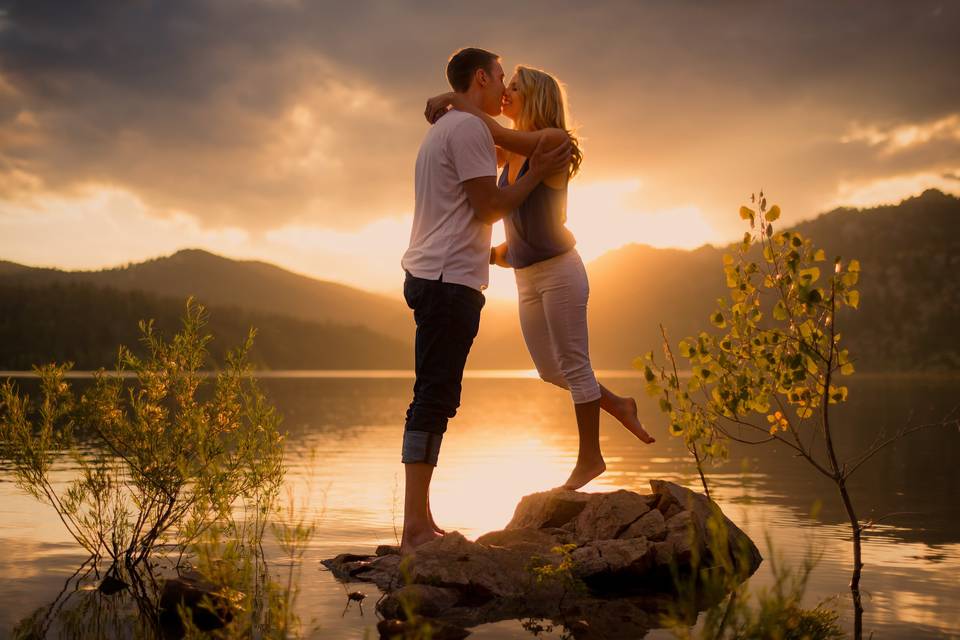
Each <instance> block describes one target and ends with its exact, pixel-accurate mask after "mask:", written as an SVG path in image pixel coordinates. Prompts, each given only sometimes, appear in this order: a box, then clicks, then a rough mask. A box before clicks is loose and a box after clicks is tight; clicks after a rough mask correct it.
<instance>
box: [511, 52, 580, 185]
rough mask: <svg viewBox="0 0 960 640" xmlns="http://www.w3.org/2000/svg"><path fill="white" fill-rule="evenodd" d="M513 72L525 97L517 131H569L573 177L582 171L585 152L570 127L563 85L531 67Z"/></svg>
mask: <svg viewBox="0 0 960 640" xmlns="http://www.w3.org/2000/svg"><path fill="white" fill-rule="evenodd" d="M514 73H515V74H516V78H517V88H518V89H519V90H520V94H521V95H522V96H523V108H522V109H521V110H520V116H519V117H518V118H517V122H516V127H517V129H519V130H521V131H536V130H538V129H549V128H556V129H563V130H564V131H566V132H567V135H568V136H570V143H571V144H572V145H573V158H572V159H571V161H570V177H571V178H572V177H573V176H575V175H577V172H578V171H579V170H580V163H581V162H583V152H582V151H581V149H580V141H579V140H578V139H577V137H576V136H575V135H574V133H573V130H572V129H568V128H567V113H566V103H567V100H566V92H565V91H564V89H563V85H561V84H560V82H559V81H558V80H557V79H556V78H554V77H553V76H552V75H550V74H549V73H547V72H546V71H541V70H540V69H534V68H532V67H525V66H523V65H517V68H516V69H515V70H514Z"/></svg>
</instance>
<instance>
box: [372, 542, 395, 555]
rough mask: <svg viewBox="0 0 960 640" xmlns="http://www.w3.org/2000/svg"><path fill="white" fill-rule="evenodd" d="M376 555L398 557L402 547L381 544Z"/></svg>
mask: <svg viewBox="0 0 960 640" xmlns="http://www.w3.org/2000/svg"><path fill="white" fill-rule="evenodd" d="M374 553H375V554H376V555H378V556H398V555H400V547H399V546H397V545H395V544H381V545H378V546H377V550H376V551H375V552H374Z"/></svg>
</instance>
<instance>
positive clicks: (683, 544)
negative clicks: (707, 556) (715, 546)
mask: <svg viewBox="0 0 960 640" xmlns="http://www.w3.org/2000/svg"><path fill="white" fill-rule="evenodd" d="M666 527H667V537H666V540H667V541H669V542H670V543H671V544H672V549H673V556H674V560H676V561H677V562H678V563H679V564H683V565H688V564H690V563H691V561H692V560H693V559H694V557H696V558H697V560H698V561H700V562H702V561H703V560H704V552H705V551H706V544H705V542H704V539H703V533H704V531H705V530H706V529H705V527H704V525H703V524H701V522H700V520H699V518H697V517H696V516H695V515H694V514H693V512H692V511H681V512H680V513H678V514H677V515H675V516H673V517H672V518H670V519H669V520H667V522H666Z"/></svg>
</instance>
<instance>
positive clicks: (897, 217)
mask: <svg viewBox="0 0 960 640" xmlns="http://www.w3.org/2000/svg"><path fill="white" fill-rule="evenodd" d="M795 229H796V230H797V231H800V232H801V233H802V234H804V235H805V236H808V237H810V238H812V239H813V241H814V243H815V244H817V245H818V246H820V247H822V248H823V249H824V250H825V251H826V253H827V255H828V257H829V256H835V255H840V256H843V257H844V258H845V259H850V258H857V259H858V260H860V263H861V267H862V273H861V282H860V285H859V289H860V293H861V303H860V309H859V310H858V311H855V312H850V313H845V314H842V315H840V317H839V318H838V322H839V323H840V327H841V331H842V332H843V333H844V334H845V338H844V340H845V343H846V344H847V346H848V347H849V348H850V350H851V354H852V355H854V356H855V357H857V364H858V368H859V369H860V370H875V371H890V370H897V371H916V370H928V371H930V370H935V371H956V370H958V369H960V199H958V198H956V197H953V196H949V195H945V194H943V193H941V192H939V191H936V190H929V191H925V192H924V193H923V194H921V195H920V196H917V197H914V198H909V199H907V200H904V201H903V202H901V203H900V204H897V205H887V206H882V207H874V208H870V209H848V208H843V209H836V210H834V211H831V212H829V213H825V214H822V215H821V216H819V217H817V218H816V219H814V220H810V221H807V222H803V223H801V224H799V225H797V226H796V227H795ZM730 251H732V246H730V247H714V246H711V245H705V246H703V247H700V248H699V249H696V250H693V251H683V250H676V249H655V248H652V247H649V246H645V245H628V246H625V247H623V248H621V249H618V250H616V251H612V252H609V253H607V254H605V255H603V256H601V257H600V258H599V259H597V260H595V261H593V262H591V263H589V264H588V265H587V270H588V273H589V276H590V288H591V294H590V305H589V322H590V350H591V354H592V357H593V362H594V366H595V367H596V368H598V369H604V368H608V369H622V368H629V367H630V365H631V362H632V360H633V358H635V357H636V356H638V355H640V354H642V353H645V352H647V351H650V350H655V351H656V350H659V348H660V344H661V338H660V329H659V325H660V324H661V323H662V324H663V325H664V326H665V327H666V329H667V331H668V335H669V337H670V339H671V342H672V343H674V344H676V342H677V341H679V340H680V339H681V338H682V337H684V336H686V335H689V334H695V333H697V332H699V331H700V330H702V329H705V328H709V326H710V325H709V322H708V321H707V317H708V315H709V314H710V312H711V311H712V310H713V308H714V305H715V304H716V300H717V298H718V297H720V296H723V295H725V294H726V287H725V285H724V278H723V271H722V255H723V254H724V253H727V252H730ZM188 295H194V296H195V297H197V299H198V300H200V301H201V302H203V303H204V304H206V305H208V306H210V307H211V311H212V313H211V322H212V325H211V329H213V330H214V335H217V336H218V338H219V334H218V331H220V332H223V333H224V337H225V338H229V339H226V340H224V341H223V344H233V343H235V342H237V341H238V340H239V339H240V337H242V335H243V332H244V331H245V327H246V326H249V325H251V324H252V325H254V326H257V327H258V328H259V329H260V337H259V338H258V344H257V347H256V348H257V349H258V351H257V353H256V357H257V358H258V359H259V360H258V361H259V362H261V363H262V364H264V365H266V366H269V367H272V368H311V369H317V368H367V367H369V368H409V367H410V364H411V363H410V359H411V358H412V339H413V331H414V326H413V320H412V317H411V312H410V310H409V309H407V307H406V305H405V304H404V303H403V301H402V300H400V299H399V296H398V297H397V298H391V297H388V296H382V295H377V294H372V293H368V292H364V291H359V290H357V289H353V288H351V287H348V286H345V285H341V284H337V283H333V282H324V281H320V280H315V279H313V278H308V277H306V276H301V275H297V274H294V273H291V272H289V271H285V270H283V269H281V268H280V267H277V266H274V265H270V264H266V263H263V262H255V261H238V260H231V259H228V258H224V257H221V256H216V255H213V254H211V253H207V252H205V251H200V250H185V251H180V252H177V253H175V254H173V255H172V256H169V257H165V258H158V259H155V260H150V261H147V262H144V263H140V264H132V265H128V266H125V267H119V268H115V269H106V270H103V271H76V272H66V271H59V270H55V269H37V268H32V267H27V266H24V265H18V264H14V263H10V262H0V368H4V367H11V366H12V365H11V364H10V363H12V362H17V363H20V364H18V365H17V366H16V367H13V368H23V367H24V366H25V365H24V364H23V363H25V362H26V363H33V362H38V361H43V360H48V359H50V358H53V357H55V358H57V359H71V360H75V361H77V362H78V365H79V363H80V362H100V361H102V360H103V358H104V357H106V356H105V355H104V354H112V353H113V349H115V347H116V345H117V344H119V343H120V342H124V343H126V344H128V345H129V344H130V343H131V340H132V341H134V342H135V340H136V325H137V320H139V319H140V318H148V317H162V318H165V320H164V322H166V323H167V326H170V327H171V328H172V327H175V326H176V318H178V317H179V315H180V314H181V312H182V308H183V300H184V299H185V298H186V297H187V296H188ZM21 308H22V309H24V310H29V311H23V312H21V311H20V310H21ZM516 318H517V311H516V303H515V302H514V303H504V302H498V301H492V300H491V301H489V302H488V304H487V306H486V308H485V309H484V312H483V319H482V322H481V328H480V335H479V336H478V338H477V340H476V342H475V344H474V347H473V349H472V351H471V355H470V360H469V363H468V366H470V367H472V368H514V367H523V368H527V367H531V366H532V363H531V361H530V357H529V355H528V354H527V353H526V350H525V348H524V346H523V341H522V338H521V336H520V330H519V326H518V323H517V319H516ZM65 319H69V321H66V320H65ZM218 323H219V324H218ZM131 332H132V333H131ZM40 336H42V339H41V338H40ZM121 337H123V339H122V340H120V338H121ZM234 337H236V339H233V338H234ZM27 345H30V346H29V349H28V346H27ZM28 354H29V357H28ZM93 354H99V355H93ZM31 358H33V359H32V360H31ZM98 358H99V360H98ZM111 361H112V355H110V358H109V359H108V360H107V362H106V363H105V364H109V362H111Z"/></svg>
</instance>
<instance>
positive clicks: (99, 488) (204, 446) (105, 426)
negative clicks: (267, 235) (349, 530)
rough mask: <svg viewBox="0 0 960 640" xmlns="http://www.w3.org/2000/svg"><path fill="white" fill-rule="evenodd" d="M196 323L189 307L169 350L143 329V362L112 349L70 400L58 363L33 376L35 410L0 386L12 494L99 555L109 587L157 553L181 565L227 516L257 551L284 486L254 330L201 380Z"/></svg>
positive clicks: (201, 337)
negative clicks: (70, 475) (253, 351)
mask: <svg viewBox="0 0 960 640" xmlns="http://www.w3.org/2000/svg"><path fill="white" fill-rule="evenodd" d="M205 324H206V314H205V312H204V309H203V307H202V306H200V305H198V304H196V303H194V302H193V301H192V300H188V301H187V305H186V313H185V316H184V318H183V327H182V329H181V331H180V332H179V333H177V334H176V335H174V336H173V337H172V338H171V339H170V340H164V339H163V338H162V337H161V336H159V335H157V334H156V333H155V332H154V330H153V325H152V322H142V323H141V325H140V328H141V331H142V334H143V337H142V341H143V344H144V346H145V347H146V357H139V356H137V355H135V354H134V353H133V352H132V351H130V350H129V349H126V348H124V347H121V348H120V351H119V356H118V360H117V368H116V371H115V372H112V373H107V372H105V371H103V370H101V371H98V372H97V373H95V374H94V377H93V381H92V383H91V384H90V385H89V386H88V387H87V388H86V389H85V390H84V391H83V392H82V393H81V394H80V395H79V396H77V395H76V394H75V393H74V392H73V390H72V389H71V387H70V385H69V383H68V382H67V380H66V373H67V372H68V370H69V368H70V366H69V365H56V364H53V365H48V366H43V367H38V368H36V371H37V373H38V375H39V378H40V388H39V398H37V399H36V400H33V399H31V398H30V397H29V396H28V395H26V394H21V393H20V391H19V390H18V388H17V386H16V385H15V384H14V383H13V382H11V381H9V380H8V381H6V382H5V383H3V384H2V385H0V440H2V442H3V447H2V457H3V459H5V460H6V461H7V462H8V463H9V465H10V466H11V468H12V470H13V473H14V474H15V478H16V482H17V484H18V486H20V487H21V488H23V489H24V490H25V491H27V492H28V493H29V494H30V495H32V496H34V497H35V498H37V499H38V500H40V501H42V502H45V503H47V504H48V505H50V506H51V507H52V508H53V509H54V511H55V512H56V513H57V515H58V516H59V517H60V520H61V521H62V522H63V525H64V526H65V527H66V528H67V530H68V531H69V532H70V535H72V536H73V538H74V539H75V540H76V541H77V543H79V544H80V545H81V546H82V547H83V548H84V549H85V550H86V551H87V552H89V553H90V555H91V556H92V557H93V558H94V559H95V560H97V561H99V560H100V559H102V558H108V559H109V560H110V569H109V570H108V576H112V577H113V578H115V579H120V576H121V574H122V573H125V574H126V575H127V576H131V577H134V578H135V575H134V574H136V570H137V569H138V568H143V567H146V568H147V569H148V570H149V563H147V562H145V561H146V560H147V559H148V558H150V556H151V553H152V552H154V550H155V549H157V548H158V547H159V546H160V545H168V544H169V545H171V546H172V548H173V549H174V550H178V551H179V552H180V554H181V557H182V553H183V551H184V550H185V549H187V547H188V545H190V543H192V542H194V541H197V540H199V539H200V537H201V536H202V535H203V534H204V533H205V532H208V531H210V530H213V529H214V528H215V529H217V530H220V531H223V530H226V529H230V527H231V523H232V522H233V521H234V517H235V514H236V513H238V512H242V513H243V514H244V518H245V520H249V521H251V522H253V523H254V526H253V527H250V528H245V529H244V531H245V533H246V535H248V536H251V537H252V539H249V540H246V541H241V543H246V544H258V543H259V538H260V536H262V532H263V527H264V526H265V522H266V516H267V514H268V512H269V511H270V508H271V507H270V505H271V504H272V502H273V499H274V497H275V496H276V493H277V491H278V488H279V486H280V483H281V482H282V478H283V465H282V437H281V436H280V434H279V431H278V428H279V424H280V416H279V414H278V413H277V411H276V410H275V409H274V407H273V406H272V405H271V404H270V403H269V402H268V401H267V399H266V397H265V396H264V394H263V393H262V391H261V390H260V389H259V387H258V385H257V383H256V380H255V379H254V378H253V377H252V376H251V375H250V368H249V365H248V361H247V353H248V352H249V350H250V348H251V346H252V341H253V335H254V332H253V331H252V330H251V332H250V335H249V336H248V338H247V340H246V342H245V343H244V344H243V345H241V346H240V347H239V348H237V349H234V350H232V351H230V352H229V355H228V356H227V359H226V362H225V363H224V365H223V367H222V369H221V370H220V371H219V372H217V373H216V375H215V376H210V375H208V374H206V373H205V372H204V371H203V370H202V367H204V366H205V365H208V364H209V357H208V353H207V350H206V345H207V344H208V342H209V341H210V340H211V336H210V335H208V334H207V333H205V332H204V326H205ZM91 451H98V452H101V453H99V454H91V453H90V452H91ZM64 456H67V457H70V458H72V462H73V463H74V464H75V465H76V467H77V468H78V469H79V473H78V474H77V477H75V478H74V479H73V480H71V481H68V482H63V481H61V480H59V479H58V478H57V477H55V467H56V465H57V461H58V459H59V458H61V457H64ZM232 530H235V529H232Z"/></svg>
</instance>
